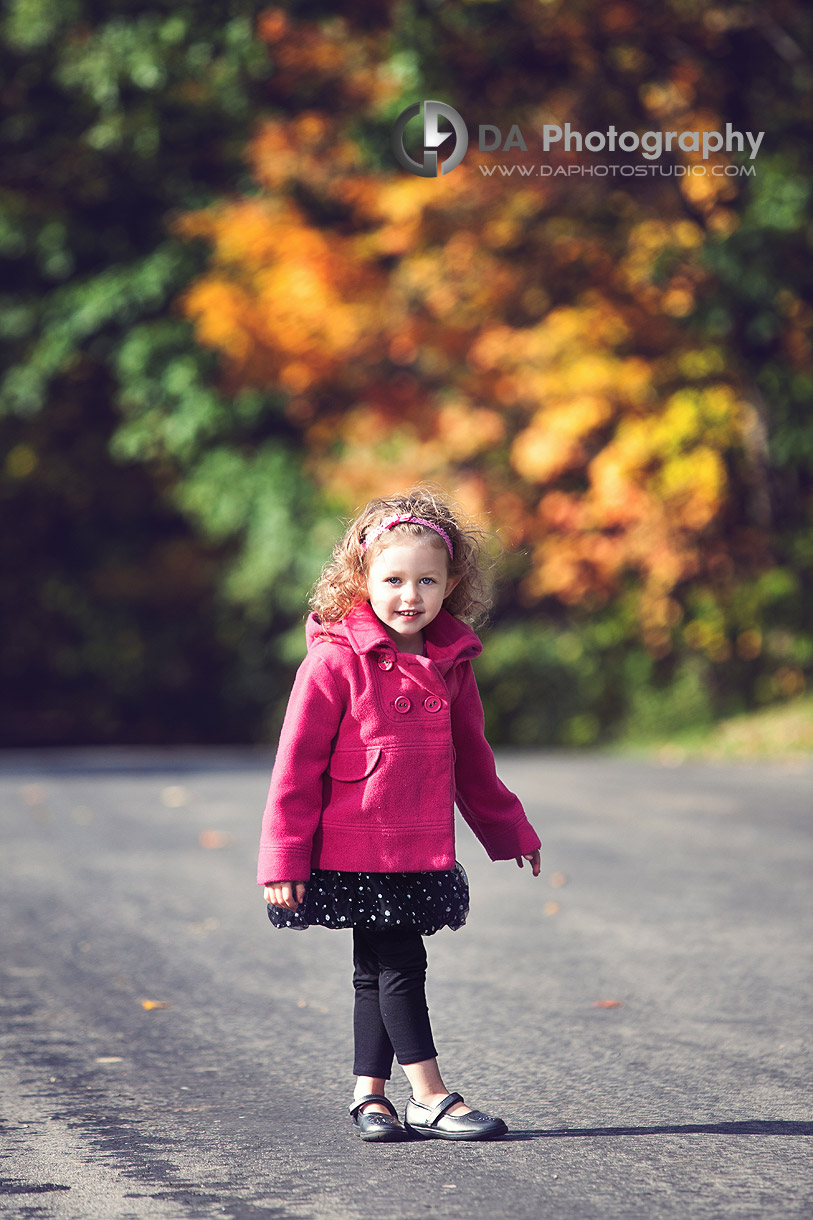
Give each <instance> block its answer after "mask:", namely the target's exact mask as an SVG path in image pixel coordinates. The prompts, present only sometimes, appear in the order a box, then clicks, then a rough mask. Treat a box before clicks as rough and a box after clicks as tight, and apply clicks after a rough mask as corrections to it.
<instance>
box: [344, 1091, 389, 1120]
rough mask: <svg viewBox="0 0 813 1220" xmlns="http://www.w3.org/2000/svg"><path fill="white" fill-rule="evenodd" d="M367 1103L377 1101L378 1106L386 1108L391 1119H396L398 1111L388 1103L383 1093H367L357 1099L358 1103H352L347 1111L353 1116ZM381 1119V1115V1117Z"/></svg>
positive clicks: (387, 1098)
mask: <svg viewBox="0 0 813 1220" xmlns="http://www.w3.org/2000/svg"><path fill="white" fill-rule="evenodd" d="M368 1101H377V1102H378V1103H379V1104H380V1105H382V1106H386V1107H387V1109H388V1110H389V1112H390V1114H391V1115H392V1116H393V1118H397V1117H398V1111H397V1110H396V1108H395V1106H394V1105H393V1104H392V1102H391V1101H390V1099H389V1097H385V1096H384V1094H383V1093H368V1094H367V1095H366V1096H365V1097H359V1099H358V1101H354V1102H353V1104H352V1106H348V1107H347V1109H348V1111H349V1112H350V1113H351V1114H352V1115H353V1117H354V1118H355V1116H356V1115H357V1114H358V1112H359V1110H360V1109H361V1107H362V1106H366V1105H367V1102H368ZM381 1117H382V1118H383V1117H384V1116H383V1114H382V1115H381Z"/></svg>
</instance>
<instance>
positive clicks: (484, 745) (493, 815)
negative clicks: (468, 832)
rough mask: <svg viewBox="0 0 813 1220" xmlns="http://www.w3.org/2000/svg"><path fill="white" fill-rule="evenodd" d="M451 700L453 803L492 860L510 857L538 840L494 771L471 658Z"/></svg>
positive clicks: (526, 850) (535, 844)
mask: <svg viewBox="0 0 813 1220" xmlns="http://www.w3.org/2000/svg"><path fill="white" fill-rule="evenodd" d="M463 671H464V672H463V678H462V681H461V684H460V690H459V691H458V694H457V696H456V698H455V699H454V700H453V702H452V741H453V743H454V748H455V786H456V794H455V800H456V802H457V807H458V809H459V810H460V812H461V813H462V815H463V817H464V818H465V820H466V822H468V824H469V826H470V827H471V828H472V830H473V831H474V833H475V834H476V835H477V838H478V839H479V840H480V842H481V843H482V844H483V847H485V849H486V851H487V852H488V854H489V856H490V857H491V859H492V860H511V859H513V858H514V857H515V856H521V855H524V854H525V853H526V852H531V851H534V850H535V849H536V848H537V847H540V846H541V843H540V840H539V835H538V834H537V833H536V831H535V830H534V828H533V826H532V825H531V823H530V822H529V821H528V819H527V817H526V816H525V810H524V809H523V808H522V805H521V804H520V802H519V799H518V798H517V797H516V796H514V794H513V792H509V791H508V789H507V788H506V787H505V784H503V783H502V781H501V780H500V779H499V778H498V776H497V768H496V765H495V762H494V755H493V754H492V752H491V747H490V746H489V744H488V742H487V741H486V737H485V723H484V716H483V704H482V702H481V700H480V692H479V691H478V689H477V682H476V681H475V677H474V671H473V669H472V667H471V662H470V661H465V662H464V663H463Z"/></svg>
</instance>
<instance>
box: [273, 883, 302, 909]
mask: <svg viewBox="0 0 813 1220" xmlns="http://www.w3.org/2000/svg"><path fill="white" fill-rule="evenodd" d="M263 897H264V898H265V901H266V902H269V903H270V904H271V906H272V907H285V909H286V911H295V910H296V908H297V907H298V906H299V904H300V902H301V901H302V899H303V898H304V897H305V882H304V881H275V882H274V884H273V885H267V886H266V887H265V889H264V890H263Z"/></svg>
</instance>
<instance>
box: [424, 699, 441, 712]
mask: <svg viewBox="0 0 813 1220" xmlns="http://www.w3.org/2000/svg"><path fill="white" fill-rule="evenodd" d="M423 705H424V707H425V708H426V710H427V712H439V711H440V709H441V708H442V707H443V704H442V703H441V701H440V699H438V697H437V695H430V696H429V698H428V699H424V701H423Z"/></svg>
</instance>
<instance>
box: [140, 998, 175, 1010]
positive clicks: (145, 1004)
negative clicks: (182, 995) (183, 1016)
mask: <svg viewBox="0 0 813 1220" xmlns="http://www.w3.org/2000/svg"><path fill="white" fill-rule="evenodd" d="M141 1007H142V1008H146V1010H147V1012H152V1010H153V1008H171V1007H172V1005H171V1004H169V1003H168V1002H167V1001H166V1000H142V1001H141Z"/></svg>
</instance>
